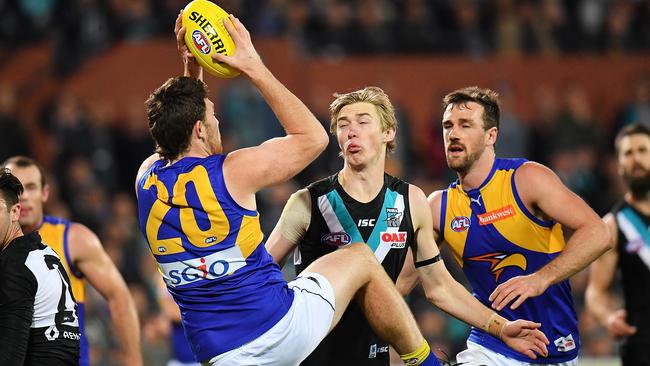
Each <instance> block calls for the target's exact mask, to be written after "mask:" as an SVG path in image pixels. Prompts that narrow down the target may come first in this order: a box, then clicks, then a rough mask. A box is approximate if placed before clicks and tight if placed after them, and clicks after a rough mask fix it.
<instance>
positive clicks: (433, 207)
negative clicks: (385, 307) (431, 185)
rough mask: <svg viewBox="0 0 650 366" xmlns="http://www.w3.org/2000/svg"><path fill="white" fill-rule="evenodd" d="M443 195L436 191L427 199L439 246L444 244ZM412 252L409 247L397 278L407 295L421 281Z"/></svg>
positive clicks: (401, 290) (403, 293)
mask: <svg viewBox="0 0 650 366" xmlns="http://www.w3.org/2000/svg"><path fill="white" fill-rule="evenodd" d="M441 197H442V191H434V192H433V193H431V194H430V195H429V197H428V198H427V201H428V202H429V208H430V211H431V217H432V222H433V239H434V240H435V242H436V243H437V244H438V247H440V246H441V245H442V241H441V240H439V238H440V228H439V226H440V202H441ZM411 255H412V252H411V249H409V257H408V258H406V261H405V262H404V267H403V268H402V271H401V272H400V274H399V277H398V278H397V283H396V284H395V285H396V286H397V289H398V290H399V292H400V293H401V294H402V295H404V296H406V295H407V294H409V293H411V291H413V289H414V288H415V286H417V284H418V281H419V276H418V271H417V270H416V269H415V264H414V263H413V259H412V258H413V257H412V256H411Z"/></svg>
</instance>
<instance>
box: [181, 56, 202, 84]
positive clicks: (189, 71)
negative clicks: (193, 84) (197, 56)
mask: <svg viewBox="0 0 650 366" xmlns="http://www.w3.org/2000/svg"><path fill="white" fill-rule="evenodd" d="M183 76H187V77H190V78H194V79H199V80H203V68H202V67H201V66H200V65H199V64H198V63H197V62H196V61H194V60H189V59H185V60H183Z"/></svg>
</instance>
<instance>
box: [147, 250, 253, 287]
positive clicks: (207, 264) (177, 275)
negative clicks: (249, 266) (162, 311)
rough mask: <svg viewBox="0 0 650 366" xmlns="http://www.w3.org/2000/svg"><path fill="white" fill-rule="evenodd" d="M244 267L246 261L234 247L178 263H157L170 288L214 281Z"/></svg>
mask: <svg viewBox="0 0 650 366" xmlns="http://www.w3.org/2000/svg"><path fill="white" fill-rule="evenodd" d="M245 265H246V259H245V258H244V256H243V255H242V253H241V250H239V247H238V246H236V245H235V246H232V247H230V248H228V249H226V250H222V251H220V252H216V253H212V254H210V255H208V256H205V257H200V258H192V259H188V260H184V261H180V262H171V263H158V266H159V267H160V270H161V272H162V273H163V277H164V278H165V282H167V284H168V285H169V286H172V287H176V286H181V285H186V284H188V283H193V282H197V281H206V280H214V279H217V278H220V277H223V276H227V275H230V274H232V273H233V272H235V271H236V270H238V269H240V268H242V267H244V266H245Z"/></svg>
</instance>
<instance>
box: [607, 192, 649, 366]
mask: <svg viewBox="0 0 650 366" xmlns="http://www.w3.org/2000/svg"><path fill="white" fill-rule="evenodd" d="M612 214H613V215H614V217H615V219H616V225H617V227H618V232H617V233H616V238H615V239H616V252H617V253H618V263H617V268H618V269H619V270H620V274H621V281H622V283H623V298H624V300H625V310H626V311H627V317H626V320H627V322H628V323H629V324H630V325H633V326H636V329H637V331H636V333H635V334H633V335H631V336H629V337H627V338H626V339H625V341H624V342H623V345H622V348H621V357H622V359H623V365H624V366H628V365H645V364H650V352H649V351H648V350H649V349H650V313H649V312H648V309H650V297H648V295H647V291H648V289H650V217H649V216H646V215H644V214H642V213H641V212H639V211H638V210H637V209H635V208H634V207H633V206H631V205H630V204H629V203H627V202H625V201H621V202H619V203H618V204H616V205H615V206H614V208H613V209H612Z"/></svg>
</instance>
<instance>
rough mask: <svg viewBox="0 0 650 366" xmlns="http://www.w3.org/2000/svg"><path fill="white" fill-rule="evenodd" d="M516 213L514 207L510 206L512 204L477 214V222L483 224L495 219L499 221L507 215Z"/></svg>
mask: <svg viewBox="0 0 650 366" xmlns="http://www.w3.org/2000/svg"><path fill="white" fill-rule="evenodd" d="M514 215H516V213H515V209H514V208H513V207H512V205H508V206H506V207H501V208H500V209H498V210H494V211H490V212H486V213H484V214H480V215H477V217H478V223H479V224H480V225H481V226H485V225H488V224H492V223H494V222H497V221H501V220H503V219H507V218H508V217H511V216H514Z"/></svg>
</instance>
